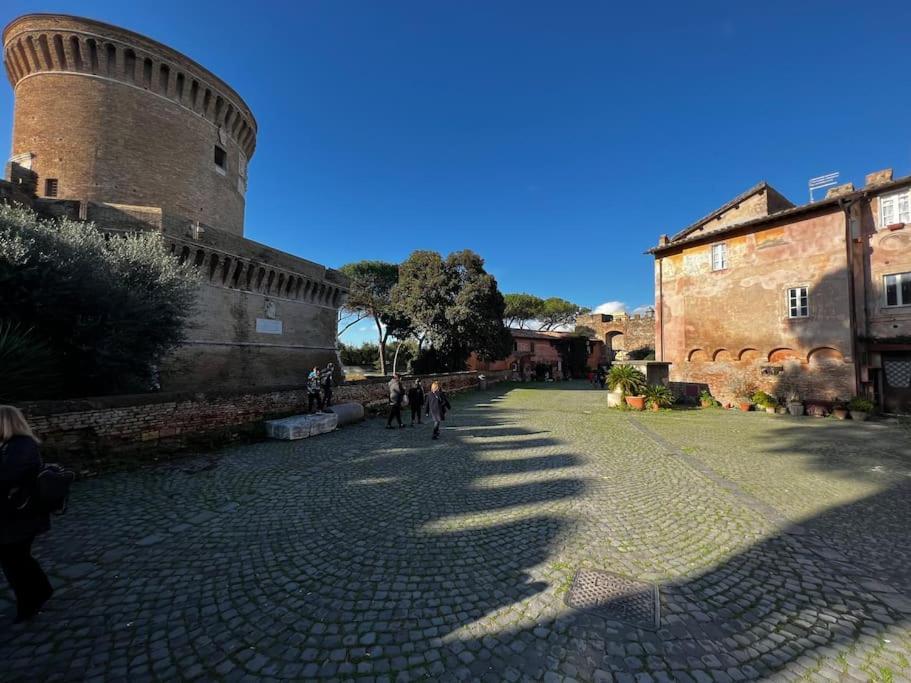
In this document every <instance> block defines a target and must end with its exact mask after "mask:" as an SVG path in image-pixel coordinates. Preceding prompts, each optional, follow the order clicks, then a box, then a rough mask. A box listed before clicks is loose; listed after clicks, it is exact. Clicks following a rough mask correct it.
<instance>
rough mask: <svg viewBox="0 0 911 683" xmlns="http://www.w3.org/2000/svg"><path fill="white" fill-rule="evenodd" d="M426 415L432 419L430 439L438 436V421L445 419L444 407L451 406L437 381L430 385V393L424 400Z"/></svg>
mask: <svg viewBox="0 0 911 683" xmlns="http://www.w3.org/2000/svg"><path fill="white" fill-rule="evenodd" d="M425 406H426V411H427V415H428V416H429V417H430V418H431V419H433V436H432V437H431V438H432V439H439V438H440V422H442V421H443V420H445V419H446V409H447V408H452V406H451V405H450V404H449V399H448V398H446V394H444V393H443V390H442V389H440V384H439V382H434V383H433V384H431V385H430V393H429V394H427V398H426V400H425Z"/></svg>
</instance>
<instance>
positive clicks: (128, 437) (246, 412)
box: [20, 372, 501, 466]
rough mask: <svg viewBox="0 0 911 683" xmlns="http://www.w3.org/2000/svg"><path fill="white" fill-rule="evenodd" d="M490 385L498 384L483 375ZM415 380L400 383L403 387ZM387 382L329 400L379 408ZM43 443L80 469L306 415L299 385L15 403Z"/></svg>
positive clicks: (448, 387)
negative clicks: (290, 416) (274, 419)
mask: <svg viewBox="0 0 911 683" xmlns="http://www.w3.org/2000/svg"><path fill="white" fill-rule="evenodd" d="M485 376H486V377H487V378H488V380H489V381H497V380H499V379H501V375H497V374H496V373H493V374H491V373H486V374H485ZM411 379H413V378H409V377H406V378H405V380H406V382H408V381H410V380H411ZM424 379H425V380H426V381H425V384H426V385H427V386H428V387H429V383H430V382H432V381H436V382H440V384H441V385H442V387H443V390H444V391H447V392H450V393H454V392H459V391H465V390H467V389H471V388H473V387H476V386H477V385H478V373H477V372H459V373H450V374H439V375H427V376H425V377H424ZM386 384H387V380H382V379H380V380H365V381H362V382H351V383H348V384H343V385H341V386H338V387H336V388H335V389H334V391H333V401H334V402H335V403H342V402H346V401H357V402H359V403H362V404H364V405H365V406H367V407H368V408H373V409H375V410H382V409H383V408H384V407H385V405H386V403H387V388H386ZM20 407H21V408H22V410H23V411H24V412H25V414H26V416H27V417H28V420H29V423H30V424H31V425H32V427H33V429H34V430H35V432H36V433H37V434H38V436H39V438H41V440H42V442H43V449H44V451H45V454H46V455H47V456H48V457H51V458H54V459H60V460H62V461H63V462H65V463H67V464H71V465H73V466H78V465H82V464H84V463H86V462H87V461H90V460H94V461H96V462H95V463H94V464H95V466H98V464H99V463H100V464H101V466H103V465H104V463H105V461H106V460H108V459H109V458H112V457H116V456H122V455H130V454H138V455H139V456H142V455H143V454H149V453H162V452H168V451H176V450H181V449H184V448H187V447H193V446H205V445H211V444H215V443H222V442H225V441H231V440H234V439H238V438H244V437H248V438H249V437H262V436H264V433H265V432H264V428H263V424H262V423H263V420H266V419H271V418H276V417H285V416H288V415H295V414H299V413H303V412H306V408H307V391H306V389H305V388H304V387H280V388H273V389H263V390H259V391H247V392H243V393H240V392H210V393H190V392H185V393H183V392H171V393H159V394H139V395H127V396H106V397H99V398H85V399H76V400H69V401H36V402H31V403H24V404H20Z"/></svg>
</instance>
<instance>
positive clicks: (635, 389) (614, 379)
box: [607, 365, 646, 400]
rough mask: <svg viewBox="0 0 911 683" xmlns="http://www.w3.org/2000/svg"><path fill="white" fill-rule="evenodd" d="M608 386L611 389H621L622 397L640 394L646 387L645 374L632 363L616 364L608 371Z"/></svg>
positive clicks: (624, 398)
mask: <svg viewBox="0 0 911 683" xmlns="http://www.w3.org/2000/svg"><path fill="white" fill-rule="evenodd" d="M607 386H608V388H609V389H610V390H611V391H617V390H619V391H620V397H621V399H623V400H626V397H627V396H639V395H640V394H641V393H642V391H643V390H644V389H645V386H646V381H645V375H643V374H642V373H641V372H640V371H639V370H637V369H636V368H634V367H633V366H632V365H614V366H613V367H612V368H611V369H610V372H608V373H607Z"/></svg>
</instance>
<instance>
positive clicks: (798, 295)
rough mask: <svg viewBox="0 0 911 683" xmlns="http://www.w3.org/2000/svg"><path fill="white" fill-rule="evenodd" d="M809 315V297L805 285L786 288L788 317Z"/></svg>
mask: <svg viewBox="0 0 911 683" xmlns="http://www.w3.org/2000/svg"><path fill="white" fill-rule="evenodd" d="M808 315H810V297H809V295H808V294H807V288H806V287H791V288H790V289H789V290H788V317H789V318H806V317H807V316H808Z"/></svg>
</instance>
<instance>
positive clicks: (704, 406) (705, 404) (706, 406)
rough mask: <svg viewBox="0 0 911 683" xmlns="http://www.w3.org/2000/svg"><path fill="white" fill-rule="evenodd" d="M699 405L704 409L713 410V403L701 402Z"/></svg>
mask: <svg viewBox="0 0 911 683" xmlns="http://www.w3.org/2000/svg"><path fill="white" fill-rule="evenodd" d="M699 405H701V406H702V407H703V408H711V407H712V402H711V401H699Z"/></svg>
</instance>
